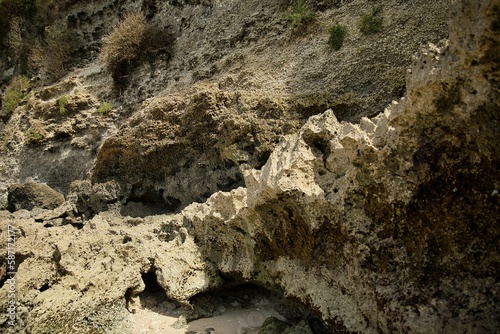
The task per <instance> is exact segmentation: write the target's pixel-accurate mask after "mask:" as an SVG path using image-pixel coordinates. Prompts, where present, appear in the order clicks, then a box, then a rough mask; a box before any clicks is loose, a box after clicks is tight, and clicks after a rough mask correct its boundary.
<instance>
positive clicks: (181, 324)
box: [172, 315, 187, 329]
mask: <svg viewBox="0 0 500 334" xmlns="http://www.w3.org/2000/svg"><path fill="white" fill-rule="evenodd" d="M186 326H187V321H186V317H184V316H183V315H181V316H180V317H179V318H178V319H177V320H176V321H175V322H174V323H173V324H172V327H173V328H175V329H181V328H185V327H186Z"/></svg>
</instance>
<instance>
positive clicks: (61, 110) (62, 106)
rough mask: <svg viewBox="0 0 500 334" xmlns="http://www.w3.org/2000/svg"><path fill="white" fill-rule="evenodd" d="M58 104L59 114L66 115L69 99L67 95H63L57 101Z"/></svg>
mask: <svg viewBox="0 0 500 334" xmlns="http://www.w3.org/2000/svg"><path fill="white" fill-rule="evenodd" d="M57 104H58V105H59V113H60V114H61V115H64V114H65V113H66V106H67V105H68V97H67V96H66V95H61V97H59V99H58V100H57Z"/></svg>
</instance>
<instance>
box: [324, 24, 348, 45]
mask: <svg viewBox="0 0 500 334" xmlns="http://www.w3.org/2000/svg"><path fill="white" fill-rule="evenodd" d="M346 34H347V28H346V27H344V26H342V25H340V24H336V25H334V26H332V27H331V28H330V37H329V38H328V45H330V46H331V47H332V49H334V50H336V51H338V50H340V48H341V47H342V45H343V44H344V38H345V36H346Z"/></svg>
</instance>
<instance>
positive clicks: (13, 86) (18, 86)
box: [2, 76, 30, 114]
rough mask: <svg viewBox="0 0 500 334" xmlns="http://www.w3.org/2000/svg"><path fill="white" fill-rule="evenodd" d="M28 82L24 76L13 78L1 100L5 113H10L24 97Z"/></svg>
mask: <svg viewBox="0 0 500 334" xmlns="http://www.w3.org/2000/svg"><path fill="white" fill-rule="evenodd" d="M29 85H30V83H29V80H28V78H26V77H25V76H20V77H14V78H13V79H12V81H11V82H10V85H9V86H8V87H7V89H6V90H5V95H4V98H3V100H2V108H3V109H4V110H5V111H7V113H9V114H10V113H12V112H13V111H14V110H15V109H16V108H17V107H18V106H19V103H21V101H22V100H23V99H24V98H25V97H26V95H27V90H28V89H29Z"/></svg>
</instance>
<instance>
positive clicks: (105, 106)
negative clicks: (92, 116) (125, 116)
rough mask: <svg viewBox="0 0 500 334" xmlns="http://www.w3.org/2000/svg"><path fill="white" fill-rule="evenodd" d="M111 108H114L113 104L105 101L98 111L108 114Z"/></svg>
mask: <svg viewBox="0 0 500 334" xmlns="http://www.w3.org/2000/svg"><path fill="white" fill-rule="evenodd" d="M111 109H113V105H112V104H111V103H109V102H103V103H101V105H100V106H99V108H98V109H97V112H98V113H101V114H107V113H109V112H110V111H111Z"/></svg>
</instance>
